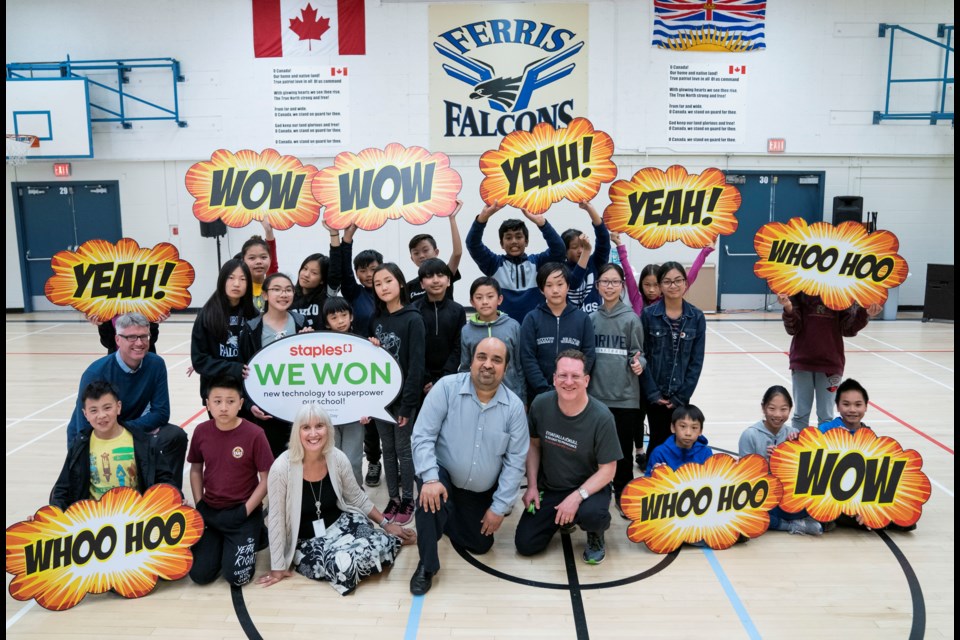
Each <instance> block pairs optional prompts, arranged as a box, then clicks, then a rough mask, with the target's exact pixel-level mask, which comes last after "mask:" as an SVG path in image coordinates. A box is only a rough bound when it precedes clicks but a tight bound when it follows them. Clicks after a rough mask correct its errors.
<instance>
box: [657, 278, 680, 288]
mask: <svg viewBox="0 0 960 640" xmlns="http://www.w3.org/2000/svg"><path fill="white" fill-rule="evenodd" d="M686 281H687V279H686V278H677V279H675V280H661V281H660V286H661V287H682V286H683V283H684V282H686Z"/></svg>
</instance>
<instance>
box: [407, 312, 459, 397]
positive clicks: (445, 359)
mask: <svg viewBox="0 0 960 640" xmlns="http://www.w3.org/2000/svg"><path fill="white" fill-rule="evenodd" d="M410 306H412V307H413V308H414V309H416V310H417V311H419V312H420V315H421V316H422V317H423V325H424V329H425V330H426V332H427V344H426V367H427V377H426V379H425V380H424V384H426V383H427V382H436V381H437V380H439V379H440V378H442V377H443V376H445V375H449V374H451V373H456V372H457V368H458V367H459V366H460V348H461V345H460V329H462V328H463V325H464V323H465V322H466V321H467V318H466V312H465V311H464V310H463V307H462V306H460V304H459V303H457V302H454V301H453V300H450V299H448V298H444V299H443V300H441V301H440V302H431V301H430V300H429V299H428V298H427V296H421V297H420V298H419V299H418V300H417V301H416V302H414V303H413V304H411V305H410Z"/></svg>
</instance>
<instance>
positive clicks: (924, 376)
mask: <svg viewBox="0 0 960 640" xmlns="http://www.w3.org/2000/svg"><path fill="white" fill-rule="evenodd" d="M843 343H844V344H846V345H849V346H851V347H856V348H857V349H859V350H860V351H861V352H866V351H868V350H867V349H865V348H863V347H861V346H860V345H858V344H854V343H853V342H850V341H849V340H844V341H843ZM869 353H871V355H874V356H876V357H877V358H880V359H881V360H886V361H887V362H889V363H890V364H894V365H896V366H898V367H900V368H901V369H906V370H907V371H909V372H910V373H913V374H915V375H918V376H920V377H921V378H924V379H926V380H929V381H930V382H933V383H934V384H938V385H940V386H941V387H943V388H944V389H947V390H949V391H953V387H951V386H950V385H947V384H944V383H942V382H940V381H939V380H937V379H936V378H931V377H930V376H928V375H926V374H923V373H920V372H919V371H915V370H913V369H911V368H910V367H908V366H907V365H905V364H900V363H899V362H897V361H896V360H891V359H890V358H887V357H885V356H882V355H880V354H879V353H876V352H873V351H871V352H869Z"/></svg>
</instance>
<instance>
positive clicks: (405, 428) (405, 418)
mask: <svg viewBox="0 0 960 640" xmlns="http://www.w3.org/2000/svg"><path fill="white" fill-rule="evenodd" d="M373 289H374V291H375V292H376V294H377V314H376V315H375V316H374V318H373V320H372V322H371V328H372V334H373V335H372V336H371V340H372V341H374V343H375V344H377V345H378V346H380V347H382V348H383V349H386V350H387V351H388V352H390V354H391V355H392V356H393V357H394V358H396V359H397V362H399V363H400V370H401V371H403V373H404V379H403V388H402V389H401V391H400V397H399V398H397V399H396V400H395V401H394V402H393V403H391V405H390V406H389V407H387V410H388V411H390V413H392V414H393V415H394V416H396V418H397V421H396V423H390V422H383V421H380V420H378V421H377V431H379V432H380V440H381V442H382V443H383V463H384V468H385V471H386V474H387V492H388V493H389V495H390V503H389V504H388V505H387V507H386V508H385V509H384V511H383V514H384V517H385V518H387V519H389V520H390V521H391V522H396V523H397V524H400V525H405V524H407V523H408V522H410V520H412V519H413V511H414V502H413V476H414V469H413V453H412V451H411V448H410V432H411V431H413V422H414V419H415V418H416V414H417V407H418V406H419V404H420V394H421V392H422V391H423V379H424V374H425V372H424V362H425V355H424V342H425V338H426V336H425V333H426V331H425V329H424V326H423V318H422V317H421V316H420V313H419V312H418V311H417V310H416V309H414V308H413V307H411V306H409V305H408V304H407V300H408V298H407V283H406V280H405V279H404V277H403V272H401V271H400V267H398V266H397V265H396V264H394V263H392V262H388V263H387V264H384V265H381V266H380V267H379V268H377V270H376V271H374V273H373ZM398 468H399V469H398ZM398 470H399V475H400V486H398V485H397V473H398ZM401 489H402V493H401Z"/></svg>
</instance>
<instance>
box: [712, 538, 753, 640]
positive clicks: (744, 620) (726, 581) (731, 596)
mask: <svg viewBox="0 0 960 640" xmlns="http://www.w3.org/2000/svg"><path fill="white" fill-rule="evenodd" d="M701 551H703V555H705V556H706V557H707V562H709V563H710V568H711V569H713V573H714V574H715V575H716V576H717V580H719V581H720V585H721V586H722V587H723V592H724V593H725V594H727V599H728V600H729V601H730V604H731V605H733V610H734V611H736V613H737V617H738V618H740V624H742V625H743V629H744V631H746V632H747V635H748V636H750V638H751V640H761V638H762V636H761V635H760V632H759V631H757V626H756V625H755V624H753V619H752V618H751V617H750V614H749V613H748V612H747V608H746V607H745V606H744V604H743V601H742V600H740V596H739V595H737V590H736V589H735V588H734V587H733V583H732V582H730V578H728V577H727V572H726V571H724V570H723V566H721V565H720V561H719V560H718V559H717V554H716V553H714V552H713V549H711V548H710V547H702V548H701Z"/></svg>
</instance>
